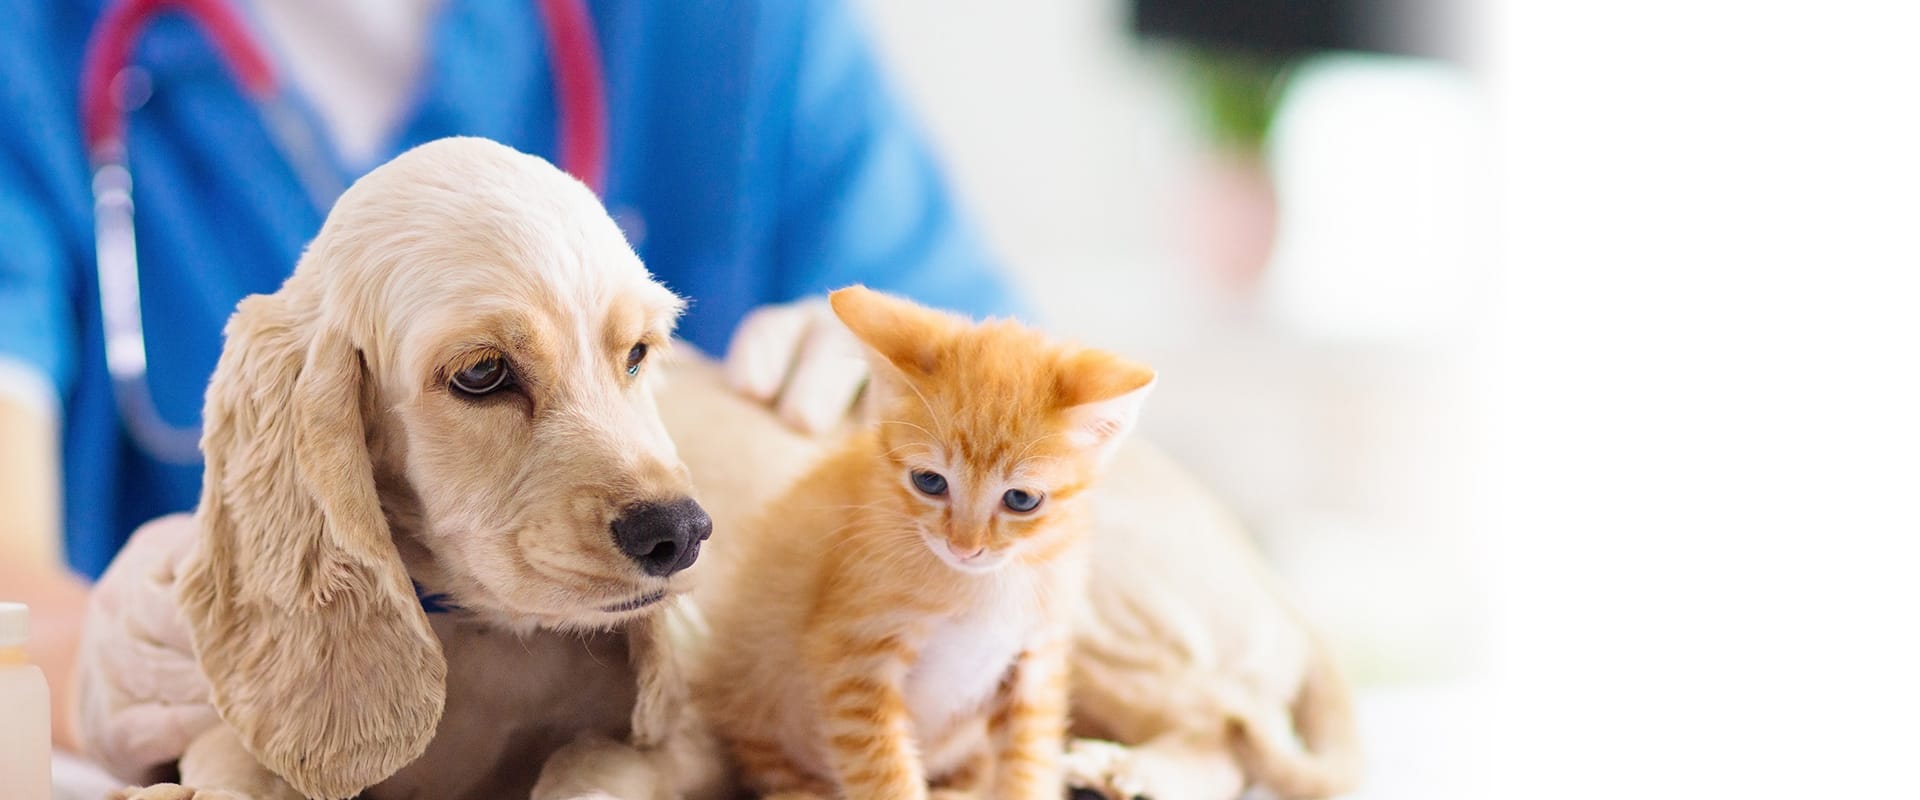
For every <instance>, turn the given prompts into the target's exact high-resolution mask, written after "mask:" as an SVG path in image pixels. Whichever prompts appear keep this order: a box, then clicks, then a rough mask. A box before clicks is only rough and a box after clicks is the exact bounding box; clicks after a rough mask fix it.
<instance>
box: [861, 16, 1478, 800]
mask: <svg viewBox="0 0 1920 800" xmlns="http://www.w3.org/2000/svg"><path fill="white" fill-rule="evenodd" d="M859 6H860V8H861V10H862V11H863V13H864V15H865V18H866V22H867V24H868V27H869V29H870V30H871V31H872V33H873V34H874V36H875V38H876V40H877V41H878V44H879V47H880V49H881V51H882V53H883V55H884V56H885V58H886V60H887V62H888V66H889V67H890V68H891V72H892V76H893V78H894V80H895V82H896V84H897V85H898V86H899V87H900V88H901V89H902V90H903V91H904V93H905V94H906V95H907V97H908V99H909V101H910V102H911V103H912V105H913V107H914V110H915V111H916V112H917V114H918V115H919V117H920V119H921V120H923V122H924V124H925V125H926V126H927V128H928V132H929V134H930V135H931V137H932V138H933V139H934V140H935V142H936V144H937V146H938V149H939V151H940V153H941V155H942V157H943V158H944V159H945V161H946V163H947V167H948V170H949V173H950V175H951V177H952V179H953V181H954V183H955V184H956V190H957V192H958V193H959V195H960V196H961V199H962V202H963V204H964V205H965V206H966V207H967V209H968V210H969V211H970V212H971V213H972V214H973V215H974V217H975V218H976V220H977V221H978V223H979V224H980V226H981V227H982V228H983V229H984V234H985V236H986V238H987V239H988V240H989V241H990V242H991V243H992V244H993V245H994V246H995V247H996V248H997V249H998V252H999V253H1000V254H1001V255H1002V256H1003V257H1004V258H1005V259H1006V261H1007V262H1008V263H1009V265H1010V266H1011V268H1012V272H1013V273H1014V274H1015V275H1016V276H1017V277H1018V279H1019V280H1020V281H1021V282H1022V283H1023V284H1024V288H1025V289H1026V290H1027V294H1028V296H1029V297H1031V298H1033V299H1034V301H1035V303H1036V304H1037V305H1038V306H1039V307H1038V309H1037V312H1038V314H1039V315H1040V316H1041V317H1042V318H1043V320H1044V321H1045V323H1046V324H1047V325H1049V326H1050V327H1052V328H1054V329H1055V330H1057V331H1061V332H1064V333H1068V334H1072V335H1075V336H1078V337H1081V338H1083V339H1085V340H1087V341H1090V342H1095V343H1098V344H1100V345H1102V346H1107V347H1112V348H1116V349H1119V350H1120V351H1122V352H1126V353H1128V354H1130V355H1133V356H1136V357H1139V358H1141V359H1143V360H1145V361H1146V362H1147V363H1150V364H1152V365H1153V366H1154V367H1155V368H1157V369H1158V370H1160V373H1161V382H1160V384H1159V386H1158V387H1157V388H1156V389H1155V395H1154V398H1153V401H1152V403H1151V404H1150V405H1149V408H1148V411H1147V413H1146V414H1145V416H1144V417H1143V421H1142V430H1143V432H1144V434H1145V435H1146V436H1148V437H1149V438H1151V439H1152V440H1153V441H1155V442H1156V443H1158V444H1159V445H1161V446H1163V447H1165V448H1166V449H1168V450H1170V451H1171V452H1172V453H1173V454H1174V455H1176V456H1177V457H1178V458H1179V459H1180V460H1181V461H1183V462H1184V463H1185V464H1187V465H1188V466H1189V467H1191V468H1192V469H1193V470H1195V471H1196V472H1197V473H1199V475H1200V476H1201V477H1202V479H1203V480H1205V481H1206V482H1207V483H1209V484H1210V485H1211V486H1213V487H1214V488H1215V489H1216V490H1217V491H1219V492H1220V493H1221V494H1222V495H1224V496H1225V498H1226V499H1227V500H1228V502H1229V503H1230V504H1231V505H1232V506H1233V508H1234V509H1235V510H1236V511H1237V512H1238V513H1239V514H1240V515H1241V517H1242V518H1243V519H1245V520H1246V521H1247V522H1248V523H1249V525H1250V526H1251V527H1252V529H1253V530H1254V531H1255V532H1256V534H1257V535H1258V536H1259V539H1260V543H1261V545H1262V546H1263V547H1264V548H1265V550H1266V552H1267V553H1268V554H1269V555H1270V556H1271V557H1272V561H1273V564H1274V565H1275V567H1276V568H1277V569H1278V570H1279V572H1280V573H1281V574H1282V576H1283V577H1284V578H1285V580H1286V583H1287V584H1288V585H1289V587H1290V588H1292V589H1293V590H1294V591H1295V592H1296V593H1297V599H1298V602H1299V603H1300V604H1301V605H1302V606H1304V607H1306V608H1307V610H1308V613H1309V614H1310V615H1311V616H1312V617H1313V618H1314V619H1315V620H1317V621H1318V622H1319V624H1320V625H1321V627H1322V628H1323V629H1324V630H1325V631H1327V632H1328V634H1329V635H1330V636H1331V637H1332V639H1333V641H1334V642H1335V645H1336V647H1338V649H1339V650H1340V652H1341V654H1342V656H1343V658H1344V662H1345V664H1346V665H1347V667H1348V668H1349V670H1350V671H1351V672H1352V673H1353V675H1354V677H1355V678H1356V680H1357V681H1358V682H1359V683H1360V685H1361V686H1362V691H1363V700H1362V709H1363V711H1362V713H1363V723H1365V724H1364V728H1363V729H1364V731H1365V733H1366V736H1367V737H1368V739H1369V745H1370V750H1371V751H1372V752H1371V753H1370V755H1371V757H1372V759H1373V761H1374V764H1375V766H1376V768H1375V769H1374V770H1373V772H1372V774H1371V775H1370V776H1369V783H1368V786H1367V787H1366V789H1365V790H1364V791H1363V792H1362V794H1361V795H1360V796H1362V797H1402V798H1404V797H1425V798H1447V797H1460V798H1467V797H1480V796H1484V783H1483V781H1482V775H1481V774H1480V772H1481V771H1480V765H1481V763H1482V761H1483V755H1484V753H1483V751H1482V749H1481V746H1482V745H1483V744H1484V742H1483V741H1481V740H1479V739H1477V738H1476V737H1478V735H1479V732H1478V726H1479V723H1478V722H1476V721H1475V720H1476V719H1477V718H1484V715H1485V704H1484V702H1482V701H1481V700H1480V699H1479V698H1478V696H1477V693H1478V691H1479V681H1478V676H1479V675H1480V667H1481V664H1480V654H1481V653H1482V652H1483V650H1484V644H1485V629H1484V625H1483V622H1484V617H1485V615H1484V613H1483V612H1484V604H1485V602H1486V598H1485V596H1484V594H1483V592H1482V587H1483V586H1484V585H1485V582H1484V576H1482V575H1481V574H1479V573H1480V570H1481V562H1480V561H1478V560H1477V557H1476V553H1477V552H1478V551H1479V544H1478V541H1479V540H1478V539H1477V538H1476V534H1477V533H1478V532H1480V531H1482V527H1481V526H1476V524H1475V522H1474V520H1473V519H1472V517H1471V515H1472V514H1473V513H1474V512H1473V508H1472V498H1473V497H1474V491H1475V487H1474V485H1473V483H1472V482H1473V481H1474V480H1475V476H1476V475H1478V474H1480V472H1479V470H1478V469H1477V464H1478V462H1479V460H1480V459H1481V458H1482V457H1483V455H1484V454H1483V453H1482V452H1481V451H1480V449H1479V448H1481V447H1482V446H1483V444H1484V443H1485V441H1486V436H1485V432H1484V430H1483V428H1484V425H1485V420H1484V419H1482V418H1481V409H1482V407H1483V404H1481V403H1479V402H1476V400H1475V399H1474V393H1475V392H1477V391H1479V386H1480V383H1479V381H1478V380H1477V378H1476V374H1477V372H1478V371H1479V370H1480V369H1481V368H1482V357H1481V356H1482V352H1483V351H1482V349H1481V348H1480V342H1481V341H1482V336H1483V333H1484V331H1482V330H1481V327H1482V326H1483V325H1484V324H1485V323H1486V321H1487V319H1488V304H1489V302H1490V299H1491V298H1490V286H1491V278H1492V262H1491V258H1492V244H1493V243H1492V239H1491V232H1492V231H1491V226H1490V213H1491V206H1490V204H1489V192H1490V189H1491V186H1490V183H1491V180H1492V171H1491V168H1492V164H1491V160H1490V154H1489V148H1490V145H1491V140H1490V135H1491V131H1490V129H1489V122H1488V106H1487V102H1486V96H1485V91H1484V89H1483V87H1482V82H1481V80H1480V79H1479V78H1478V77H1477V76H1476V75H1475V73H1474V71H1473V69H1472V65H1471V64H1470V63H1469V62H1468V60H1467V59H1465V58H1463V57H1462V54H1463V53H1465V52H1466V51H1467V50H1468V47H1467V45H1468V42H1467V40H1466V37H1465V35H1464V34H1465V29H1466V28H1467V27H1468V22H1469V18H1468V13H1469V9H1467V8H1465V7H1463V6H1462V5H1461V4H1457V3H1454V4H1449V3H1441V2H1411V1H1409V2H1399V3H1389V2H1343V1H1328V2H1250V1H1247V0H1238V1H1233V0H1225V1H1223V0H1208V1H1204V2H1202V1H1196V0H1057V1H1056V2H1048V3H1030V2H1016V1H1015V0H986V1H985V2H977V3H968V4H940V3H918V2H890V1H889V0H860V2H859ZM1168 535H1169V536H1170V537H1177V536H1178V535H1179V534H1178V532H1177V531H1169V532H1168Z"/></svg>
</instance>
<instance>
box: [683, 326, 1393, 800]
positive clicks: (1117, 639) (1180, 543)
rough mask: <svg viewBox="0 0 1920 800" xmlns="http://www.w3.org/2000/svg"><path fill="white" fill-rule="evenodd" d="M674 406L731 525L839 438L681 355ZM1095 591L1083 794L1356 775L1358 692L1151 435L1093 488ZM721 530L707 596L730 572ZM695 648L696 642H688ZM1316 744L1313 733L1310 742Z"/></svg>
mask: <svg viewBox="0 0 1920 800" xmlns="http://www.w3.org/2000/svg"><path fill="white" fill-rule="evenodd" d="M660 403H661V409H660V410H661V415H662V417H663V418H664V419H665V420H666V423H667V429H668V430H670V431H672V432H673V435H674V439H675V441H676V442H677V443H678V444H679V447H680V452H681V455H682V457H683V458H684V459H685V460H686V462H687V464H688V466H689V467H690V468H692V469H693V470H694V472H695V474H698V475H699V476H700V490H701V499H702V502H704V503H705V504H706V506H707V508H708V510H709V511H710V512H711V513H712V514H713V518H714V520H715V524H716V525H718V526H719V527H720V529H721V530H723V531H725V530H728V529H731V528H732V527H734V526H736V525H739V524H743V523H744V521H745V520H746V519H748V518H749V517H751V516H752V515H753V514H755V513H757V512H758V510H759V509H760V508H761V507H763V506H764V505H765V504H766V503H768V502H769V501H771V500H772V499H773V498H774V497H776V496H778V495H779V493H781V492H782V491H784V490H785V488H786V487H787V486H788V485H789V484H791V483H792V482H793V481H794V480H796V479H797V478H798V477H799V476H800V474H802V473H803V472H805V471H806V469H807V468H808V466H810V465H811V464H812V463H813V461H814V460H816V459H818V458H819V457H820V456H821V454H822V453H823V451H824V446H825V445H826V444H829V443H831V441H832V439H831V438H822V439H815V438H808V437H803V436H800V435H797V434H795V433H793V432H792V431H790V430H788V429H787V428H786V427H785V426H783V425H781V424H780V422H779V421H778V420H777V419H775V418H774V416H773V415H772V414H769V413H768V412H767V411H766V409H764V408H762V407H760V406H758V405H755V404H753V403H751V402H749V401H747V400H745V399H742V398H740V397H739V396H737V395H735V394H733V393H732V392H730V391H728V390H727V389H726V387H725V385H724V382H723V381H722V380H721V379H720V376H719V374H718V370H717V369H716V368H715V367H714V366H713V365H712V364H710V363H708V362H703V361H701V360H699V359H698V358H694V357H685V358H680V359H677V360H676V362H675V364H674V368H673V375H672V379H671V381H670V382H669V383H668V385H667V387H666V388H665V391H663V392H662V393H661V395H660ZM1093 492H1094V501H1093V508H1094V512H1095V526H1096V531H1095V534H1094V536H1092V537H1091V542H1092V556H1093V571H1092V573H1093V576H1094V577H1093V581H1092V585H1091V587H1090V598H1089V599H1090V601H1091V602H1089V603H1087V604H1085V606H1084V613H1083V614H1082V615H1081V617H1080V618H1079V619H1078V620H1076V622H1075V624H1074V638H1075V642H1074V649H1073V655H1072V669H1073V681H1072V683H1073V696H1072V703H1071V705H1072V719H1073V726H1074V730H1073V733H1074V735H1075V736H1078V737H1083V738H1081V739H1079V740H1077V741H1075V742H1074V743H1073V744H1072V745H1070V746H1069V748H1068V752H1067V755H1066V761H1065V766H1066V768H1067V772H1068V777H1069V783H1070V784H1071V785H1072V786H1073V787H1074V794H1073V796H1074V797H1075V798H1076V799H1078V798H1093V799H1104V800H1135V798H1147V799H1148V800H1232V798H1236V797H1239V796H1240V795H1241V794H1242V793H1243V792H1245V791H1246V790H1247V789H1249V788H1254V787H1259V788H1263V789H1266V790H1268V791H1272V792H1275V793H1277V794H1279V795H1280V796H1281V797H1288V798H1295V797H1300V798H1304V797H1325V796H1330V795H1335V794H1339V793H1342V792H1344V791H1347V790H1348V789H1350V788H1351V787H1352V786H1353V785H1354V783H1355V782H1356V780H1357V779H1358V776H1359V771H1360V753H1359V748H1358V745H1357V737H1356V732H1355V728H1354V723H1353V708H1352V702H1351V698H1350V695H1349V691H1348V688H1347V685H1346V682H1345V680H1344V679H1343V677H1342V676H1341V673H1340V671H1339V670H1338V668H1337V667H1336V665H1335V664H1334V662H1333V661H1332V659H1331V658H1330V656H1329V655H1328V653H1327V651H1326V648H1325V647H1323V646H1322V644H1321V643H1320V642H1319V640H1318V639H1317V637H1316V636H1315V635H1314V634H1313V632H1312V630H1311V628H1310V626H1309V625H1308V624H1307V623H1306V621H1305V620H1304V619H1303V618H1302V617H1301V615H1300V614H1299V613H1297V612H1296V611H1295V610H1294V609H1293V608H1292V606H1291V605H1289V603H1288V602H1287V600H1286V597H1285V595H1284V594H1283V593H1282V591H1281V589H1280V587H1279V586H1278V585H1277V582H1276V581H1275V580H1274V578H1273V576H1272V573H1271V572H1269V571H1268V570H1267V569H1266V568H1265V567H1264V566H1263V564H1264V559H1263V557H1262V556H1261V555H1260V553H1259V552H1258V551H1257V550H1256V548H1254V547H1253V544H1252V539H1251V537H1250V536H1249V535H1248V534H1247V532H1246V530H1245V528H1244V527H1242V526H1241V524H1240V523H1239V522H1238V521H1237V520H1235V519H1234V518H1233V516H1232V514H1231V513H1229V512H1228V511H1227V510H1226V509H1225V508H1223V507H1222V506H1221V505H1220V503H1219V502H1218V501H1217V500H1215V499H1214V498H1213V496H1212V495H1211V494H1210V493H1209V492H1207V490H1206V489H1205V487H1203V486H1201V485H1200V484H1199V483H1198V482H1197V481H1195V480H1194V479H1193V478H1192V477H1191V476H1190V475H1188V474H1187V473H1186V472H1185V471H1184V470H1183V469H1181V468H1180V467H1179V466H1178V465H1176V464H1174V463H1173V462H1172V461H1171V460H1170V459H1168V458H1167V457H1166V456H1164V455H1163V454H1161V453H1159V452H1158V451H1156V450H1155V449H1154V448H1153V447H1152V446H1150V445H1148V444H1145V443H1141V442H1139V441H1138V440H1135V441H1134V442H1132V443H1129V444H1127V445H1123V446H1122V448H1121V450H1120V452H1119V453H1118V454H1117V455H1116V456H1115V459H1114V462H1113V464H1112V466H1111V467H1110V468H1109V469H1108V471H1107V474H1106V477H1105V478H1103V479H1102V484H1101V485H1100V487H1099V488H1097V489H1095V490H1093ZM728 544H729V542H728V540H727V539H726V538H725V537H724V536H723V537H721V538H719V539H716V540H715V541H714V546H713V547H712V548H711V549H710V551H709V552H708V554H707V555H706V556H705V559H706V563H704V564H703V565H702V570H703V571H706V572H707V573H708V574H706V575H705V576H703V578H702V580H701V582H700V585H699V587H698V588H697V589H696V590H695V592H694V595H695V597H696V599H700V600H702V601H703V604H704V603H709V602H712V600H713V598H715V597H716V596H717V595H718V594H719V593H724V592H726V591H727V586H728V584H729V583H730V582H731V581H732V580H733V578H732V576H731V574H730V573H732V571H733V567H732V565H731V560H732V559H731V557H732V553H731V552H730V551H729V548H728ZM691 649H692V648H691V647H690V646H683V647H682V648H680V652H682V653H683V654H685V653H688V652H690V651H691ZM1301 744H1304V745H1305V747H1304V748H1303V747H1301Z"/></svg>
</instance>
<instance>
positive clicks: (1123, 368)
mask: <svg viewBox="0 0 1920 800" xmlns="http://www.w3.org/2000/svg"><path fill="white" fill-rule="evenodd" d="M1058 380H1059V387H1058V389H1059V396H1060V399H1061V407H1062V413H1063V414H1064V415H1065V417H1066V424H1067V438H1068V441H1071V442H1073V443H1074V446H1076V447H1079V448H1081V449H1085V450H1091V451H1093V453H1094V456H1095V458H1096V459H1098V460H1099V461H1101V462H1105V461H1106V460H1107V459H1108V458H1110V457H1111V456H1112V455H1113V452H1114V451H1115V450H1117V449H1119V445H1120V442H1121V440H1123V439H1125V438H1126V436H1127V433H1128V432H1130V431H1132V430H1133V426H1134V423H1135V422H1137V421H1138V420H1139V419H1140V406H1141V405H1142V404H1143V403H1145V402H1146V401H1147V394H1148V393H1150V392H1152V391H1153V384H1154V380H1155V375H1154V373H1153V370H1151V369H1148V368H1147V367H1145V366H1143V365H1141V364H1136V363H1134V362H1132V361H1128V360H1126V359H1123V358H1120V357H1119V356H1115V355H1112V354H1110V353H1103V352H1101V351H1098V350H1082V351H1079V352H1077V353H1074V354H1073V355H1071V356H1068V358H1067V360H1066V363H1065V364H1063V365H1062V369H1061V372H1060V375H1059V378H1058Z"/></svg>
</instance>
